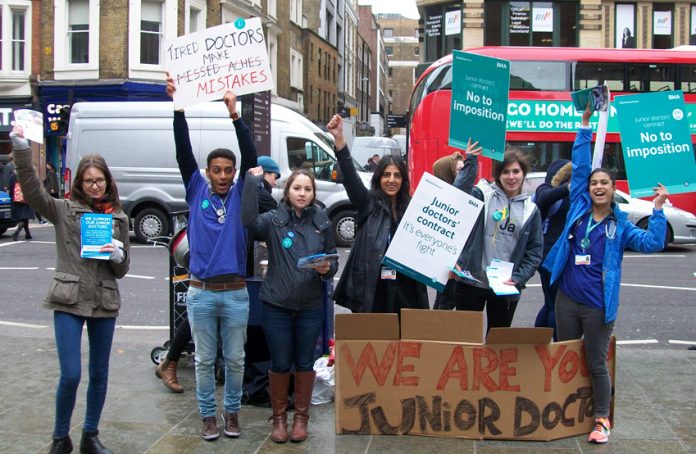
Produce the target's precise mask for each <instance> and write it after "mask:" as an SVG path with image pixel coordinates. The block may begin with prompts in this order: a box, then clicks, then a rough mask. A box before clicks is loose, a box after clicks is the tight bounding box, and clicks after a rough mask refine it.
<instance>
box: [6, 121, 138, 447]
mask: <svg viewBox="0 0 696 454" xmlns="http://www.w3.org/2000/svg"><path fill="white" fill-rule="evenodd" d="M10 139H11V140H12V146H13V148H14V156H15V165H16V167H17V174H18V176H19V182H20V184H21V185H22V192H23V193H24V200H25V201H26V203H27V204H29V205H30V206H31V207H32V208H34V209H37V210H39V211H41V213H43V214H44V215H45V217H46V219H48V220H49V221H51V222H52V223H53V225H54V227H55V229H56V256H57V257H56V271H55V275H54V278H53V280H52V281H51V284H50V286H49V289H48V296H47V297H46V300H45V302H44V307H46V308H47V309H50V310H52V311H53V322H54V331H55V338H56V350H57V352H58V362H59V364H60V381H59V383H58V389H57V391H56V416H55V425H54V429H53V444H52V446H51V450H50V452H51V453H52V454H62V453H69V452H71V451H72V449H73V446H72V441H71V440H70V435H69V431H70V419H71V416H72V412H73V409H74V407H75V399H76V395H77V387H78V385H79V383H80V376H81V338H82V328H83V326H84V325H85V324H86V325H87V335H88V337H89V386H88V388H87V409H86V412H85V421H84V424H83V426H82V440H81V442H80V452H81V453H83V454H84V453H110V452H111V451H109V450H108V449H106V448H105V447H104V445H102V444H101V442H100V441H99V438H98V434H99V431H98V427H99V419H100V418H101V412H102V408H103V407H104V401H105V400H106V387H107V381H108V377H109V356H110V354H111V341H112V339H113V335H114V328H115V326H116V316H117V315H118V310H119V308H120V306H121V297H120V293H119V290H118V285H117V284H116V279H119V278H122V277H123V276H125V274H126V273H127V272H128V266H129V263H130V258H129V257H130V254H129V249H130V245H129V241H128V218H127V217H126V215H125V214H124V213H123V211H121V202H120V200H119V197H118V190H117V188H116V182H115V181H114V179H113V177H112V175H111V172H110V171H109V168H108V167H107V165H106V162H104V159H103V158H102V157H101V156H98V155H87V156H84V157H83V158H82V159H81V160H80V163H79V165H78V167H77V170H76V172H75V180H74V181H73V184H72V191H71V193H70V198H69V199H54V198H53V197H51V195H50V194H49V193H48V191H46V188H45V187H44V185H43V184H42V182H41V181H39V179H38V178H37V176H36V173H35V172H34V168H33V166H32V162H31V149H30V148H29V142H28V141H27V140H26V139H25V138H24V135H23V131H22V128H21V127H19V126H15V128H14V130H13V131H12V133H10ZM90 213H100V214H105V215H110V216H111V221H112V222H111V227H112V240H111V242H109V243H107V244H105V245H103V246H102V247H101V252H105V253H108V256H107V257H105V259H104V260H96V259H88V258H82V256H81V249H82V247H81V246H82V234H81V229H82V218H83V216H85V215H86V214H90Z"/></svg>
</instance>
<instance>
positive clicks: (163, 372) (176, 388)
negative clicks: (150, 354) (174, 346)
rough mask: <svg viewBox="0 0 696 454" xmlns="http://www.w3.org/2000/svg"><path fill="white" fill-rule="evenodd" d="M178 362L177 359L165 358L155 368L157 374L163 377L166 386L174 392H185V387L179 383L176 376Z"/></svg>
mask: <svg viewBox="0 0 696 454" xmlns="http://www.w3.org/2000/svg"><path fill="white" fill-rule="evenodd" d="M176 364H177V362H176V361H172V360H170V359H169V358H165V359H164V361H162V362H161V363H159V366H157V368H156V369H155V375H157V377H159V378H161V379H162V383H164V386H166V387H167V388H169V389H171V390H172V391H173V392H175V393H183V392H184V387H183V386H181V385H180V384H179V380H178V379H177V377H176Z"/></svg>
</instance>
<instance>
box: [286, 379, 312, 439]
mask: <svg viewBox="0 0 696 454" xmlns="http://www.w3.org/2000/svg"><path fill="white" fill-rule="evenodd" d="M315 376H316V373H315V372H314V371H313V370H311V371H305V372H295V414H294V415H293V418H292V433H291V434H290V441H293V442H300V441H305V440H306V439H307V421H309V403H310V401H311V400H312V390H313V389H314V377H315Z"/></svg>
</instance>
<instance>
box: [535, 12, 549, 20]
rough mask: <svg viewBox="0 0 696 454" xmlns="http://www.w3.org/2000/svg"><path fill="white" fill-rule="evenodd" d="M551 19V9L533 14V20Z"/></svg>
mask: <svg viewBox="0 0 696 454" xmlns="http://www.w3.org/2000/svg"><path fill="white" fill-rule="evenodd" d="M549 19H551V11H546V12H543V13H537V14H536V16H534V20H535V21H542V22H546V21H547V20H549Z"/></svg>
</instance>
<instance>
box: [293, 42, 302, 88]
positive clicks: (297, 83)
mask: <svg viewBox="0 0 696 454" xmlns="http://www.w3.org/2000/svg"><path fill="white" fill-rule="evenodd" d="M290 86H291V87H293V88H296V89H298V90H302V54H301V53H299V52H298V51H296V50H295V49H290Z"/></svg>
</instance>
